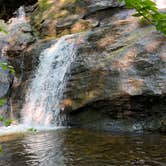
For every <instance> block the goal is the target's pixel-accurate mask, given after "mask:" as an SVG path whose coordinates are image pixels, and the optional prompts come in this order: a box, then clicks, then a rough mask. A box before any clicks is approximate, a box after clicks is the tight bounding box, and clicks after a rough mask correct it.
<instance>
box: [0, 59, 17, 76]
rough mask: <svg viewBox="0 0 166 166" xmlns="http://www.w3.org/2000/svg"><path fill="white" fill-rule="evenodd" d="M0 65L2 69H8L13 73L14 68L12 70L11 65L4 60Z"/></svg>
mask: <svg viewBox="0 0 166 166" xmlns="http://www.w3.org/2000/svg"><path fill="white" fill-rule="evenodd" d="M0 67H1V68H2V70H4V71H6V70H9V71H10V73H11V74H14V73H15V70H14V68H13V66H11V65H8V63H6V62H3V63H0Z"/></svg>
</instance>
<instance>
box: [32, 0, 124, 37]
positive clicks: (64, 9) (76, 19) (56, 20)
mask: <svg viewBox="0 0 166 166" xmlns="http://www.w3.org/2000/svg"><path fill="white" fill-rule="evenodd" d="M121 6H123V5H122V4H120V3H118V1H117V0H111V1H110V0H104V1H100V0H97V1H96V0H95V1H94V0H90V1H87V0H82V1H80V0H72V1H56V2H55V1H51V2H50V1H48V0H46V1H39V7H38V8H37V9H36V10H35V11H34V12H33V14H32V16H31V22H32V25H33V26H34V28H35V29H36V30H37V31H38V32H39V33H40V35H41V36H42V37H43V38H44V37H48V36H49V37H51V36H56V37H60V36H63V35H66V34H72V33H77V32H82V31H84V30H90V29H92V28H94V27H96V26H97V25H98V24H99V23H98V22H96V21H94V20H93V21H92V20H91V21H90V20H86V19H85V18H86V17H87V16H89V15H91V14H92V13H96V12H98V11H102V10H104V9H110V10H112V9H113V8H115V7H121ZM53 11H56V12H55V13H54V12H53ZM82 19H85V20H82ZM73 27H81V29H80V31H78V28H77V30H75V28H74V30H73Z"/></svg>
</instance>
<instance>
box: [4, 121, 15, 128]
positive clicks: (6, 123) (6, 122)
mask: <svg viewBox="0 0 166 166" xmlns="http://www.w3.org/2000/svg"><path fill="white" fill-rule="evenodd" d="M12 122H13V120H12V119H8V120H6V121H5V122H4V126H6V127H8V126H10V125H11V124H12Z"/></svg>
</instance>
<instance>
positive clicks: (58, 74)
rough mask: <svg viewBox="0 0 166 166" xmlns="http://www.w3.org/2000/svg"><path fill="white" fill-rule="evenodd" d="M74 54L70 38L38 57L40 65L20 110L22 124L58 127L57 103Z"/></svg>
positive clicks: (59, 42)
mask: <svg viewBox="0 0 166 166" xmlns="http://www.w3.org/2000/svg"><path fill="white" fill-rule="evenodd" d="M75 54H76V49H75V38H74V37H73V36H72V35H70V36H65V37H62V38H60V39H59V40H58V41H57V42H56V43H55V44H53V45H51V46H50V47H49V48H47V49H45V50H44V51H43V52H42V53H41V54H40V57H39V61H40V63H39V66H38V68H37V69H36V71H35V73H34V78H33V79H32V82H31V84H30V86H29V88H28V92H27V94H26V97H25V104H24V106H23V109H22V118H23V119H22V122H23V124H25V125H31V126H36V125H37V126H49V125H51V124H52V123H54V124H55V125H61V120H60V118H59V113H60V101H61V99H62V96H63V91H64V88H65V86H66V79H67V77H66V75H67V74H68V73H69V71H70V66H71V64H72V62H73V60H74V58H75Z"/></svg>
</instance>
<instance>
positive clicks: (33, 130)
mask: <svg viewBox="0 0 166 166" xmlns="http://www.w3.org/2000/svg"><path fill="white" fill-rule="evenodd" d="M28 131H30V132H37V129H34V128H29V129H28Z"/></svg>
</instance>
